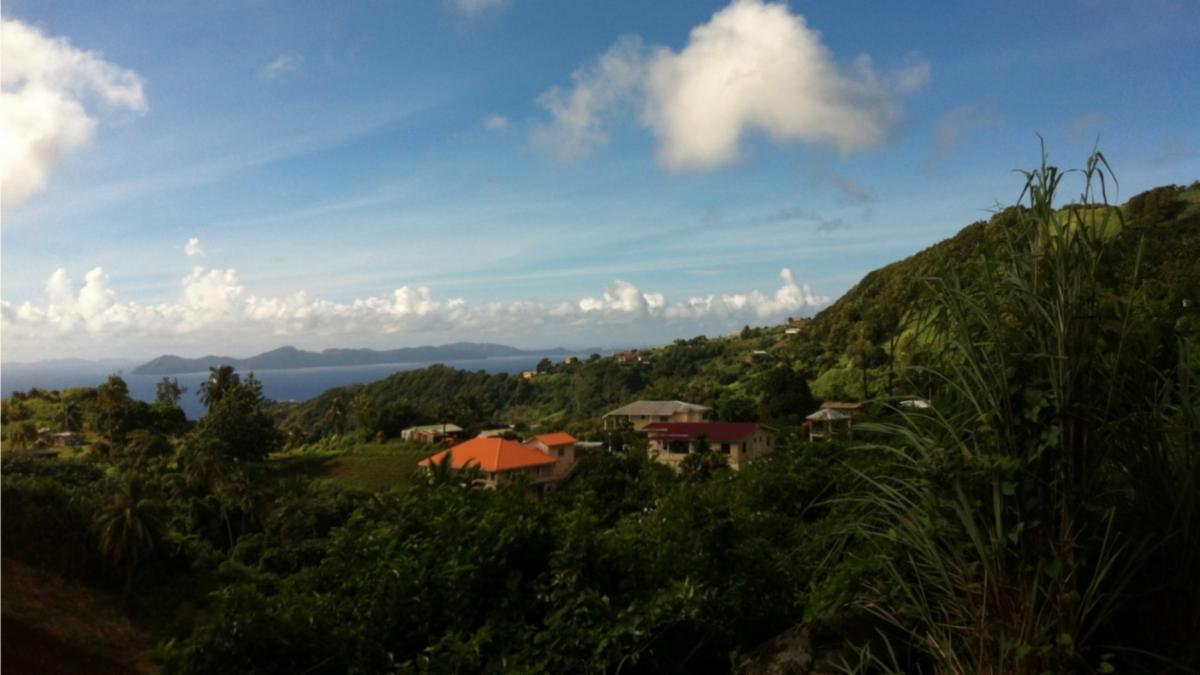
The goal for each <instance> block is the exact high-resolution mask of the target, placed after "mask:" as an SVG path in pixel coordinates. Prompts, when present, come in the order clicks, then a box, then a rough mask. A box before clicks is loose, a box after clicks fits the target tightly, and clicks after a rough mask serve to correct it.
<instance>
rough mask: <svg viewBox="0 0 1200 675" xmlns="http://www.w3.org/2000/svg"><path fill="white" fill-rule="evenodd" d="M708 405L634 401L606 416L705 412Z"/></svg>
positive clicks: (681, 402)
mask: <svg viewBox="0 0 1200 675" xmlns="http://www.w3.org/2000/svg"><path fill="white" fill-rule="evenodd" d="M705 410H709V408H708V406H703V405H696V404H695V403H684V402H683V401H634V402H633V403H630V404H629V405H624V406H621V407H620V408H617V409H616V410H613V411H612V412H609V413H607V414H606V415H605V417H609V416H611V415H674V414H675V413H680V412H704V411H705Z"/></svg>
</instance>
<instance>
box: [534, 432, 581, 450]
mask: <svg viewBox="0 0 1200 675" xmlns="http://www.w3.org/2000/svg"><path fill="white" fill-rule="evenodd" d="M533 438H534V440H537V441H541V442H542V443H545V444H546V447H548V448H553V447H554V446H556V445H571V444H572V443H574V442H575V437H574V436H572V435H571V434H568V433H567V432H565V431H556V432H554V433H552V434H539V435H537V436H534V437H533Z"/></svg>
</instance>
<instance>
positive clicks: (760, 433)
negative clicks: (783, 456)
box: [642, 422, 775, 470]
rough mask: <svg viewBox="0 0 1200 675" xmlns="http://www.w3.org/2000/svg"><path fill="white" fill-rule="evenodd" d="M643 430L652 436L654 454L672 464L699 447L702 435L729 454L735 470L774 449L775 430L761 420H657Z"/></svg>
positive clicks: (676, 464) (673, 465)
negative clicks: (698, 442) (697, 445)
mask: <svg viewBox="0 0 1200 675" xmlns="http://www.w3.org/2000/svg"><path fill="white" fill-rule="evenodd" d="M642 431H644V432H645V433H646V434H647V435H648V436H649V438H650V452H651V454H653V455H654V456H655V457H657V459H658V461H659V462H661V463H663V464H666V465H667V466H670V467H672V468H677V467H678V465H679V463H680V462H682V461H683V460H684V459H685V458H686V457H687V456H688V455H689V454H690V453H693V452H695V451H696V450H697V448H696V442H697V440H698V439H699V438H700V437H701V436H704V437H705V438H706V439H707V440H708V446H709V448H710V449H711V450H712V451H713V452H718V453H721V454H723V455H727V456H728V457H729V466H730V467H731V468H732V469H734V470H737V469H740V468H742V466H744V465H745V464H746V463H747V462H750V461H751V460H754V459H758V458H759V457H763V456H765V455H768V454H770V453H771V452H773V451H774V450H775V430H774V429H771V428H770V427H767V426H764V425H762V424H759V423H758V422H656V423H652V424H647V425H646V426H645V427H643V428H642Z"/></svg>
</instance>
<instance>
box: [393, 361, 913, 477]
mask: <svg viewBox="0 0 1200 675" xmlns="http://www.w3.org/2000/svg"><path fill="white" fill-rule="evenodd" d="M648 356H649V355H648V354H646V353H644V352H640V351H638V350H633V349H631V350H624V351H620V352H617V353H615V354H614V355H613V358H615V359H617V360H618V361H622V362H631V361H642V360H644V359H646V358H648ZM576 360H577V359H576V357H574V356H569V357H567V358H566V359H564V361H563V362H564V364H567V365H570V364H571V363H572V362H574V361H576ZM538 374H539V373H538V371H534V370H529V371H524V372H522V373H521V377H522V378H524V379H533V378H535V377H537V376H538ZM922 403H924V402H923V401H905V402H904V403H903V404H902V405H908V406H910V407H911V406H914V405H921V404H922ZM710 412H711V408H709V407H708V406H704V405H700V404H696V403H689V402H686V401H646V400H641V401H633V402H631V403H628V404H626V405H623V406H621V407H619V408H617V409H615V410H610V411H608V412H607V413H605V414H604V415H603V428H604V429H605V431H606V432H629V431H632V432H636V433H639V434H643V435H644V436H645V437H646V440H647V444H648V449H649V453H650V456H651V457H652V458H653V459H654V460H655V461H657V462H658V463H660V464H663V465H665V466H667V467H670V468H671V469H673V470H676V471H678V470H679V469H680V465H681V464H682V463H683V461H684V460H685V459H686V458H687V457H688V456H689V455H691V454H693V453H697V452H701V451H703V450H705V449H707V450H708V451H711V452H714V453H718V454H719V455H720V456H722V457H723V458H724V459H725V461H726V462H727V465H728V466H729V468H730V469H732V470H734V471H738V470H740V469H741V468H742V467H743V466H745V465H746V464H748V463H750V462H752V461H754V460H757V459H760V458H762V457H765V456H767V455H769V454H771V453H772V452H774V451H775V447H776V436H777V430H776V429H774V428H772V427H771V426H768V425H766V424H762V423H760V422H757V421H739V422H718V421H711V420H709V414H710ZM862 412H863V404H862V403H856V402H841V401H830V402H826V403H824V404H822V405H821V407H820V409H818V410H816V411H814V412H813V413H811V414H809V415H807V417H806V422H805V424H804V427H805V429H806V431H807V433H808V437H809V440H810V441H820V440H825V439H829V438H832V437H834V436H835V435H837V434H839V433H843V432H849V431H850V430H851V429H852V428H853V423H854V420H855V419H856V418H858V417H859V416H860V415H861V414H862ZM463 433H464V429H463V428H462V427H460V426H458V425H457V424H453V423H450V422H443V423H440V424H427V425H422V426H415V427H410V428H408V429H405V430H403V432H402V433H401V438H403V439H404V440H408V441H419V442H424V443H429V444H436V445H443V446H448V447H446V449H444V450H441V451H439V452H436V453H434V454H431V455H429V456H428V457H426V458H424V459H422V460H421V461H420V462H419V464H418V466H420V467H422V468H424V469H426V470H429V469H431V468H432V467H434V466H435V465H442V464H446V463H448V464H449V466H451V467H452V468H454V469H456V470H468V469H475V470H477V471H478V472H479V475H480V478H479V479H478V482H479V483H480V484H482V485H483V486H485V487H491V488H495V487H497V486H499V485H502V484H506V483H520V484H524V485H526V486H528V487H529V488H530V489H531V490H532V491H534V492H538V493H540V492H544V491H549V490H553V489H554V488H555V487H556V486H557V485H558V484H560V483H561V482H562V481H563V480H565V479H566V478H568V477H569V476H570V475H571V474H572V472H573V471H574V470H575V467H576V466H577V464H578V461H579V459H580V458H581V457H583V456H585V455H587V454H590V453H595V452H602V451H616V450H622V449H624V448H620V447H614V443H613V441H612V440H611V439H612V438H613V437H614V436H615V437H620V435H619V434H615V433H613V434H609V440H607V441H581V440H579V439H576V438H575V437H574V436H572V435H571V434H568V433H566V432H561V431H560V432H555V433H547V434H538V435H534V436H531V437H528V438H524V439H521V438H520V437H519V436H518V435H517V433H516V432H515V431H514V429H512V428H510V427H503V428H497V429H485V430H483V431H481V432H479V434H478V435H477V436H475V437H474V438H470V439H463V438H462V436H463Z"/></svg>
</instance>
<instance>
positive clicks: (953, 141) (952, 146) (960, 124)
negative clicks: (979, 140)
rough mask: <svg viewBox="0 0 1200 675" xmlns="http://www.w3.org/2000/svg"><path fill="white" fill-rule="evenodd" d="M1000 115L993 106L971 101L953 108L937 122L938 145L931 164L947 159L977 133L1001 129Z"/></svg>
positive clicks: (935, 136) (935, 133)
mask: <svg viewBox="0 0 1200 675" xmlns="http://www.w3.org/2000/svg"><path fill="white" fill-rule="evenodd" d="M1001 126H1002V122H1001V120H1000V116H999V114H998V113H996V111H995V110H994V109H992V107H991V106H988V105H983V104H979V103H970V104H966V105H960V106H957V107H955V108H952V109H951V110H950V111H949V112H947V113H946V114H945V115H942V117H941V119H939V120H938V122H937V127H936V128H935V129H934V142H935V143H936V146H935V148H934V151H933V155H932V156H931V157H930V159H929V164H930V165H933V164H940V163H941V162H944V161H946V160H947V159H949V158H950V157H951V156H953V155H954V153H955V152H957V151H958V149H959V148H960V147H961V146H962V144H963V142H964V141H965V140H966V139H967V138H969V137H971V136H974V135H976V134H979V133H981V132H985V131H991V130H994V129H999V128H1000V127H1001Z"/></svg>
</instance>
